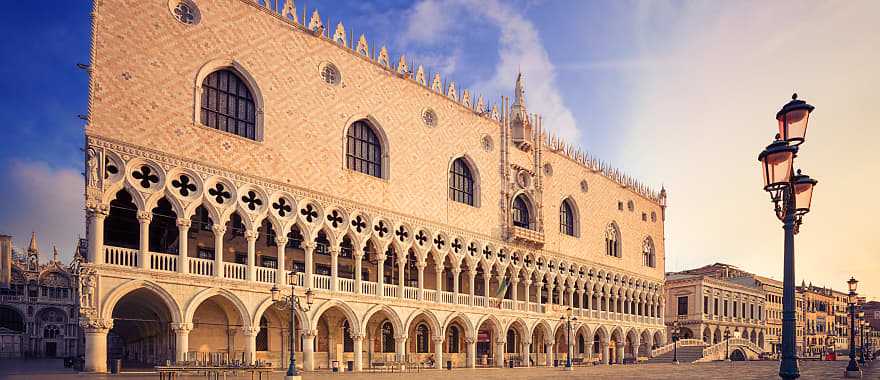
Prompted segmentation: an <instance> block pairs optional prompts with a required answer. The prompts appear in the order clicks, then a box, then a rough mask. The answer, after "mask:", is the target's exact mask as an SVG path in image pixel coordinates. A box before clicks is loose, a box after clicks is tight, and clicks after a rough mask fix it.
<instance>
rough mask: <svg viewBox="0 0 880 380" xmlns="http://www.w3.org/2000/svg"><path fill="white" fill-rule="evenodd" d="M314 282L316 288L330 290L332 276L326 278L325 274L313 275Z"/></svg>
mask: <svg viewBox="0 0 880 380" xmlns="http://www.w3.org/2000/svg"><path fill="white" fill-rule="evenodd" d="M312 281H313V282H314V283H315V284H314V287H315V288H317V289H324V290H330V276H325V275H323V274H313V275H312Z"/></svg>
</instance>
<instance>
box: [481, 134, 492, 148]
mask: <svg viewBox="0 0 880 380" xmlns="http://www.w3.org/2000/svg"><path fill="white" fill-rule="evenodd" d="M492 147H493V143H492V138H491V137H489V135H486V136H483V150H485V151H487V152H491V151H492Z"/></svg>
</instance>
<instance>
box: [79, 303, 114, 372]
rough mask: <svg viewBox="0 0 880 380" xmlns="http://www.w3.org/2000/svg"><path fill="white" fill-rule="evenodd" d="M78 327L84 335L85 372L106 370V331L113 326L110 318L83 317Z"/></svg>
mask: <svg viewBox="0 0 880 380" xmlns="http://www.w3.org/2000/svg"><path fill="white" fill-rule="evenodd" d="M80 327H82V329H83V333H84V335H85V340H86V341H85V350H86V352H85V363H84V366H83V371H85V372H107V333H108V332H109V331H110V329H111V328H113V320H112V319H98V318H87V317H83V318H82V319H81V320H80Z"/></svg>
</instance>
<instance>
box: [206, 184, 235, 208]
mask: <svg viewBox="0 0 880 380" xmlns="http://www.w3.org/2000/svg"><path fill="white" fill-rule="evenodd" d="M208 194H209V195H211V196H212V197H214V201H216V202H217V203H219V204H221V205H222V204H223V202H226V201H227V200H229V199H232V194H230V193H229V192H228V191H226V186H225V185H223V184H222V183H219V182H218V183H217V184H216V185H214V187H212V188H210V189H208Z"/></svg>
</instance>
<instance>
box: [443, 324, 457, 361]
mask: <svg viewBox="0 0 880 380" xmlns="http://www.w3.org/2000/svg"><path fill="white" fill-rule="evenodd" d="M458 341H459V331H458V327H457V326H449V336H448V337H446V342H447V343H448V344H449V347H448V349H447V351H448V352H449V353H450V354H457V353H458V346H459V344H458Z"/></svg>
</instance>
